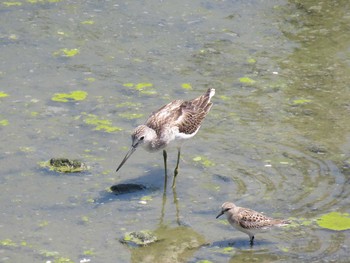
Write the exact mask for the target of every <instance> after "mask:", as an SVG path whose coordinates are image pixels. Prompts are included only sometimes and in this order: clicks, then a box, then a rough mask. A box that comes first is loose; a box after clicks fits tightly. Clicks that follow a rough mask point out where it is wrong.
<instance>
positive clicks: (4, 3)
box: [2, 2, 22, 7]
mask: <svg viewBox="0 0 350 263" xmlns="http://www.w3.org/2000/svg"><path fill="white" fill-rule="evenodd" d="M2 4H3V5H6V6H8V7H10V6H21V5H22V3H21V2H2Z"/></svg>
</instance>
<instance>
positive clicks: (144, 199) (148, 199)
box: [141, 195, 153, 201]
mask: <svg viewBox="0 0 350 263" xmlns="http://www.w3.org/2000/svg"><path fill="white" fill-rule="evenodd" d="M152 200H153V198H152V196H149V195H145V196H142V197H141V201H152Z"/></svg>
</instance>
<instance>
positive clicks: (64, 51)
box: [53, 48, 80, 57]
mask: <svg viewBox="0 0 350 263" xmlns="http://www.w3.org/2000/svg"><path fill="white" fill-rule="evenodd" d="M79 52H80V51H79V49H78V48H72V49H68V48H61V49H59V50H57V51H55V52H53V55H54V56H55V57H74V56H76V55H78V54H79Z"/></svg>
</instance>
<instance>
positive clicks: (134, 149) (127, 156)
mask: <svg viewBox="0 0 350 263" xmlns="http://www.w3.org/2000/svg"><path fill="white" fill-rule="evenodd" d="M134 151H136V147H134V146H131V148H130V150H129V151H128V152H127V154H126V155H125V157H124V159H123V161H122V162H121V163H120V164H119V166H118V168H117V172H118V171H119V169H120V168H121V167H122V166H123V164H124V163H125V162H126V161H127V160H128V159H129V157H130V156H131V155H132V154H133V153H134Z"/></svg>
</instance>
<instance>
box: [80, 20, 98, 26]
mask: <svg viewBox="0 0 350 263" xmlns="http://www.w3.org/2000/svg"><path fill="white" fill-rule="evenodd" d="M80 23H81V24H83V25H93V24H95V21H94V20H85V21H82V22H80Z"/></svg>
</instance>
